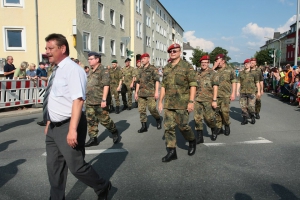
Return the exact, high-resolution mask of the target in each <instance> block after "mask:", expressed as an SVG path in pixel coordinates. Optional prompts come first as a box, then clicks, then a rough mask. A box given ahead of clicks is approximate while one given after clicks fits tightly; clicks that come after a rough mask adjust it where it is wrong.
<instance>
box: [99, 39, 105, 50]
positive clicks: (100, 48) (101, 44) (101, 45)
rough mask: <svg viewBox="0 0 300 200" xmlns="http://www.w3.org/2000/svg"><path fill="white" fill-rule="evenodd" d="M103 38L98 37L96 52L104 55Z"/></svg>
mask: <svg viewBox="0 0 300 200" xmlns="http://www.w3.org/2000/svg"><path fill="white" fill-rule="evenodd" d="M104 47H105V45H104V37H101V36H99V37H98V51H99V52H100V53H104Z"/></svg>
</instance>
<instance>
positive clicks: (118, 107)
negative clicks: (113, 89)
mask: <svg viewBox="0 0 300 200" xmlns="http://www.w3.org/2000/svg"><path fill="white" fill-rule="evenodd" d="M119 113H120V106H116V114H119Z"/></svg>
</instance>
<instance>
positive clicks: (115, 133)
mask: <svg viewBox="0 0 300 200" xmlns="http://www.w3.org/2000/svg"><path fill="white" fill-rule="evenodd" d="M111 134H112V135H113V143H114V144H117V143H118V142H119V139H120V136H119V132H118V130H117V129H116V131H115V132H113V133H111Z"/></svg>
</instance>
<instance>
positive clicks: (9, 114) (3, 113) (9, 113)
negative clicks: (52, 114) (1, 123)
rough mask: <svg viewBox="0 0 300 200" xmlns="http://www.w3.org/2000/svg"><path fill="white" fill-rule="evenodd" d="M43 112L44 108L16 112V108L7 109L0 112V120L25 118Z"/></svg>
mask: <svg viewBox="0 0 300 200" xmlns="http://www.w3.org/2000/svg"><path fill="white" fill-rule="evenodd" d="M42 112H43V108H28V109H26V110H15V108H6V109H3V110H0V119H3V118H5V117H15V116H23V115H30V114H34V113H42Z"/></svg>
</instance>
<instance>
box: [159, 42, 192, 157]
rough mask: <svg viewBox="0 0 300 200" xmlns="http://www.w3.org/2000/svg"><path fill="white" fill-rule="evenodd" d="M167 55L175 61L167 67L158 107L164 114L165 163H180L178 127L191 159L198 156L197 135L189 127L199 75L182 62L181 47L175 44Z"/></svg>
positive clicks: (186, 63)
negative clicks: (177, 138)
mask: <svg viewBox="0 0 300 200" xmlns="http://www.w3.org/2000/svg"><path fill="white" fill-rule="evenodd" d="M168 53H169V54H170V58H171V59H172V61H171V62H170V63H168V64H167V65H166V66H165V67H164V75H163V81H162V85H161V92H160V98H159V106H158V109H159V112H161V111H162V110H164V119H165V120H164V126H165V140H166V145H167V149H168V153H167V155H166V156H165V157H163V158H162V162H169V161H171V160H175V159H177V154H176V134H175V127H176V125H177V126H178V128H179V130H180V132H181V133H182V135H183V137H184V138H185V139H186V140H187V141H189V148H188V155H189V156H192V155H194V154H195V151H196V145H197V144H196V139H195V135H194V132H193V130H192V128H191V127H190V126H189V125H188V122H189V113H190V112H192V111H193V110H194V100H195V94H196V88H197V80H196V74H195V72H194V68H193V66H192V65H190V64H189V63H188V62H186V61H184V60H182V59H181V58H180V54H181V47H180V45H179V44H172V45H171V46H170V47H169V48H168ZM163 99H164V105H163Z"/></svg>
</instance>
